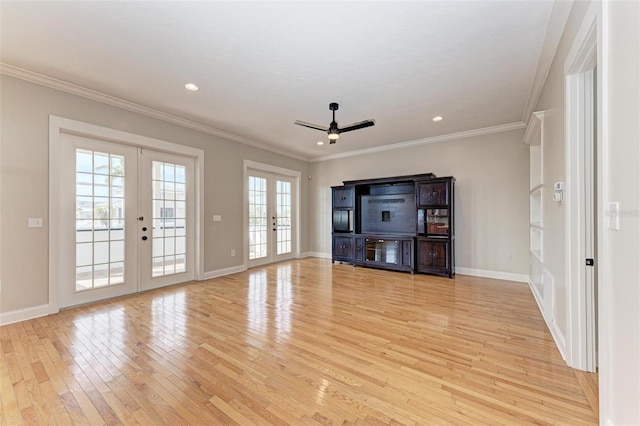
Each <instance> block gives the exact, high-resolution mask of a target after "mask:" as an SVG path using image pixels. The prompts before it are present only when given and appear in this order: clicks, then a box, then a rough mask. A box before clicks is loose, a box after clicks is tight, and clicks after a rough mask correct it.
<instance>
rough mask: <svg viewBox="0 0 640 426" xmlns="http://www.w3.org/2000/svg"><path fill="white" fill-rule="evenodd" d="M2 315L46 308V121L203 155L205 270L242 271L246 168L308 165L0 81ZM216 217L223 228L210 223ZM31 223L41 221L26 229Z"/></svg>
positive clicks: (304, 236)
mask: <svg viewBox="0 0 640 426" xmlns="http://www.w3.org/2000/svg"><path fill="white" fill-rule="evenodd" d="M0 95H1V96H0V97H1V101H0V102H1V104H0V107H1V110H0V114H1V115H0V143H1V145H2V148H1V150H2V157H1V158H0V176H1V178H0V179H1V182H2V187H1V188H0V200H1V201H0V202H1V204H2V206H3V208H2V211H1V213H0V232H1V234H2V245H1V246H0V259H1V262H2V276H1V277H0V278H1V281H2V297H1V299H0V312H2V313H6V312H10V311H16V310H20V309H29V308H33V307H35V306H39V305H45V304H47V303H48V300H49V295H48V279H49V277H48V258H49V253H48V232H49V227H48V226H49V223H48V199H49V194H48V188H49V186H48V185H49V183H48V182H49V178H48V175H49V171H48V161H49V160H48V158H49V153H48V143H49V115H57V116H61V117H65V118H70V119H73V120H78V121H83V122H86V123H90V124H96V125H99V126H104V127H108V128H112V129H117V130H122V131H126V132H130V133H134V134H138V135H142V136H148V137H152V138H156V139H160V140H165V141H168V142H173V143H177V144H182V145H187V146H191V147H195V148H200V149H202V150H204V151H205V164H204V167H205V170H204V184H203V186H204V218H203V223H204V271H205V273H207V272H215V271H218V270H222V269H226V268H231V267H234V266H240V265H241V264H242V256H236V257H231V256H230V251H231V249H235V250H236V251H237V252H238V253H242V251H243V241H242V235H243V224H242V217H243V215H242V211H243V210H242V209H243V207H242V206H243V204H242V203H243V191H242V188H243V186H242V183H243V173H244V168H243V161H244V160H245V159H247V160H253V161H257V162H261V163H266V164H271V165H274V166H278V167H283V168H287V169H291V170H296V171H300V172H301V174H302V176H307V174H308V168H309V164H308V163H307V162H305V161H300V160H295V159H292V158H288V157H285V156H282V155H278V154H274V153H272V152H269V151H265V150H261V149H257V148H255V147H251V146H248V145H243V144H239V143H237V142H231V141H227V140H224V139H221V138H219V137H215V136H212V135H209V134H205V133H202V132H198V131H196V130H192V129H187V128H184V127H181V126H178V125H175V124H171V123H167V122H164V121H161V120H158V119H155V118H151V117H148V116H145V115H141V114H137V113H133V112H130V111H126V110H123V109H120V108H116V107H113V106H109V105H106V104H103V103H100V102H96V101H93V100H89V99H86V98H83V97H79V96H76V95H72V94H69V93H65V92H61V91H58V90H53V89H51V88H47V87H44V86H40V85H37V84H33V83H29V82H26V81H23V80H19V79H16V78H12V77H8V76H5V75H2V76H0ZM307 188H308V180H306V179H303V180H302V181H301V215H300V217H301V223H300V229H301V247H300V251H301V252H306V251H308V250H309V238H308V229H309V222H308V218H309V215H308V208H307V206H308V204H309V203H308V199H307V194H308V190H307ZM213 214H220V215H222V218H223V220H222V222H215V223H214V222H213V221H212V216H213ZM28 217H41V218H44V224H45V226H44V227H43V228H35V229H28V228H27V218H28Z"/></svg>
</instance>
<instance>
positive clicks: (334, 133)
mask: <svg viewBox="0 0 640 426" xmlns="http://www.w3.org/2000/svg"><path fill="white" fill-rule="evenodd" d="M329 109H330V110H331V111H333V121H331V124H329V127H328V128H327V127H325V126H320V125H318V124H313V123H307V122H305V121H300V120H296V122H295V123H294V124H297V125H298V126H304V127H309V128H310V129H316V130H322V131H323V132H327V133H328V134H329V143H330V144H332V143H336V140H338V138H339V137H340V133H344V132H350V131H352V130H358V129H364V128H365V127H370V126H373V125H374V124H376V121H375V120H364V121H360V122H358V123H352V124H349V125H348V126H346V127H343V128H339V127H338V123H336V110H337V109H338V104H337V103H335V102H332V103H330V104H329Z"/></svg>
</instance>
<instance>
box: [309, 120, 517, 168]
mask: <svg viewBox="0 0 640 426" xmlns="http://www.w3.org/2000/svg"><path fill="white" fill-rule="evenodd" d="M525 127H526V125H525V124H524V123H523V122H521V121H519V122H517V123H509V124H501V125H498V126H491V127H483V128H481V129H474V130H465V131H464V132H457V133H449V134H447V135H441V136H433V137H430V138H424V139H416V140H413V141H408V142H400V143H395V144H391V145H384V146H376V147H373V148H365V149H359V150H356V151H349V152H343V153H340V154H331V155H325V156H321V157H315V158H313V159H311V160H310V161H311V162H312V163H313V162H317V161H325V160H335V159H337V158H345V157H354V156H356V155H364V154H372V153H375V152H385V151H392V150H394V149H402V148H407V147H410V146H417V145H426V144H430V143H437V142H444V141H448V140H453V139H463V138H470V137H473V136H481V135H489V134H493V133H500V132H508V131H510V130H518V129H524V128H525Z"/></svg>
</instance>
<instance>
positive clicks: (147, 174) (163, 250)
mask: <svg viewBox="0 0 640 426" xmlns="http://www.w3.org/2000/svg"><path fill="white" fill-rule="evenodd" d="M139 155H140V162H139V164H140V182H141V184H140V185H141V191H140V201H139V212H140V216H139V217H138V228H139V234H140V238H139V241H140V245H139V247H140V250H139V251H140V262H139V264H140V290H149V289H152V288H158V287H164V286H167V285H171V284H177V283H181V282H185V281H190V280H193V278H194V275H195V274H194V256H193V255H192V253H193V252H194V240H195V239H194V232H193V231H194V226H193V223H194V220H193V219H194V208H193V198H194V194H193V188H194V173H193V171H194V160H193V158H189V157H182V156H177V155H173V154H166V153H160V152H155V151H151V150H146V149H145V150H141V151H140V154H139ZM145 237H146V238H145Z"/></svg>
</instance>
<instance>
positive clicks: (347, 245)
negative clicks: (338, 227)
mask: <svg viewBox="0 0 640 426" xmlns="http://www.w3.org/2000/svg"><path fill="white" fill-rule="evenodd" d="M352 241H353V240H352V238H351V237H333V257H334V259H335V260H345V261H351V260H352V259H353V253H352Z"/></svg>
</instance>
